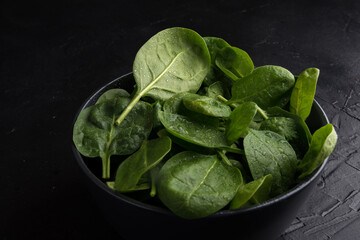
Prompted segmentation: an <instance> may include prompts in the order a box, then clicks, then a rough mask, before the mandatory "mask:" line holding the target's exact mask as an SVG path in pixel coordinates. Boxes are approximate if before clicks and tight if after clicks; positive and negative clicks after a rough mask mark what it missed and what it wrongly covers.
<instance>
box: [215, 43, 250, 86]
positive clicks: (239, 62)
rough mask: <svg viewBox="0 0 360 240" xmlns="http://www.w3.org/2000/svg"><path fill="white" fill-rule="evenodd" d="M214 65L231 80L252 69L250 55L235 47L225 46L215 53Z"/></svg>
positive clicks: (248, 72) (243, 75)
mask: <svg viewBox="0 0 360 240" xmlns="http://www.w3.org/2000/svg"><path fill="white" fill-rule="evenodd" d="M215 63H216V66H217V67H218V68H220V69H221V71H223V72H224V73H225V74H226V75H227V76H229V77H230V78H232V79H233V80H237V79H239V78H242V77H245V76H246V75H248V74H250V73H251V72H252V71H253V70H254V63H253V62H252V60H251V58H250V56H249V55H248V54H247V53H246V52H245V51H244V50H242V49H240V48H237V47H225V48H223V49H221V50H220V51H219V52H218V54H217V55H216V59H215Z"/></svg>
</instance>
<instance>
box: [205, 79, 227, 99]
mask: <svg viewBox="0 0 360 240" xmlns="http://www.w3.org/2000/svg"><path fill="white" fill-rule="evenodd" d="M205 90H206V96H208V97H211V98H214V99H217V100H218V96H219V95H220V96H223V97H224V98H230V97H231V96H230V92H229V90H228V89H227V87H226V86H225V84H224V83H223V82H221V81H217V82H214V83H213V84H211V85H210V86H209V87H207V88H205Z"/></svg>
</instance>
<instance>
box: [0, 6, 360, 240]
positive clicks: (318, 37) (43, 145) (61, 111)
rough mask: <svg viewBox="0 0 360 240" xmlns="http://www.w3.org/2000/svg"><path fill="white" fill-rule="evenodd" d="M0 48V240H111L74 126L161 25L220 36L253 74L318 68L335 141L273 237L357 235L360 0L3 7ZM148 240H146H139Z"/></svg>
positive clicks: (359, 230)
mask: <svg viewBox="0 0 360 240" xmlns="http://www.w3.org/2000/svg"><path fill="white" fill-rule="evenodd" d="M1 4H2V5H1V19H0V27H1V36H0V39H1V42H0V44H1V45H0V64H1V71H0V91H1V94H0V104H1V108H0V116H1V124H0V125H1V134H2V142H3V143H2V144H1V158H0V239H4V240H5V239H99V238H102V239H119V237H118V236H117V235H116V233H115V231H114V230H113V229H112V228H111V227H110V226H108V223H107V222H106V221H105V219H104V218H103V217H102V215H101V214H100V212H99V210H98V209H97V206H96V204H95V203H94V202H93V200H92V198H91V196H90V194H89V193H88V191H87V190H86V189H85V186H84V185H83V183H82V182H81V177H80V170H79V168H78V167H77V165H76V162H75V158H74V157H73V155H72V152H71V148H70V147H71V137H72V136H71V135H72V121H73V118H74V116H75V114H76V112H77V110H78V108H79V107H80V105H81V104H82V103H83V101H84V100H85V99H86V98H87V97H88V96H89V95H90V94H91V93H92V92H94V91H95V90H96V89H97V88H99V87H100V86H102V85H104V84H105V83H107V82H109V81H111V80H113V79H114V78H117V77H119V76H121V75H123V74H125V73H128V72H130V71H131V70H132V62H133V59H134V56H135V54H136V52H137V50H138V49H139V48H140V47H141V45H142V44H144V43H145V42H146V41H147V40H148V39H149V38H150V37H151V36H152V35H154V34H156V33H157V32H158V31H160V30H163V29H165V28H168V27H174V26H181V27H187V28H191V29H193V30H195V31H197V32H198V33H199V34H200V35H202V36H217V37H221V38H224V39H225V40H226V41H228V42H229V43H230V44H231V45H234V46H237V47H239V48H242V49H244V50H245V51H247V52H248V53H249V55H250V56H251V58H252V59H253V61H254V63H255V65H256V66H261V65H266V64H273V65H280V66H283V67H285V68H287V69H289V70H290V71H291V72H293V73H294V74H296V75H297V74H299V73H300V72H301V71H303V70H305V69H306V68H308V67H317V68H319V69H320V71H321V73H320V78H319V81H318V87H317V92H316V99H317V100H318V101H319V103H320V104H321V106H322V107H323V108H324V110H325V112H326V113H327V115H328V117H329V119H330V121H331V122H332V123H333V124H334V126H335V128H336V130H337V132H338V135H339V141H338V145H337V147H336V150H335V152H334V153H333V154H332V156H331V157H330V161H329V163H328V165H327V166H326V168H325V170H324V173H323V176H322V180H321V181H320V182H319V183H318V186H317V189H316V190H315V191H314V192H313V194H312V195H311V196H310V198H309V200H308V201H307V203H306V205H305V206H304V207H303V208H301V209H300V210H299V214H298V216H297V218H296V219H294V222H293V223H292V224H291V225H290V227H289V228H288V229H287V230H286V232H285V233H284V235H283V236H282V237H281V238H280V239H330V238H331V239H338V240H340V239H341V240H343V239H357V238H359V236H360V212H359V209H360V193H359V192H360V172H359V170H360V153H359V151H358V149H359V146H360V136H359V134H360V124H359V123H360V2H359V1H340V0H339V1H301V2H300V1H299V3H294V1H279V0H278V1H271V2H265V1H202V0H200V1H188V2H187V1H176V2H175V1H168V2H164V1H139V0H131V1H94V0H90V1H85V0H77V1H27V2H21V1H5V2H2V3H1ZM150 236H151V234H150V233H149V237H150Z"/></svg>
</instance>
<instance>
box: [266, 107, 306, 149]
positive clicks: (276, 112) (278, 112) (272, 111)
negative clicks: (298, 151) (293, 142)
mask: <svg viewBox="0 0 360 240" xmlns="http://www.w3.org/2000/svg"><path fill="white" fill-rule="evenodd" d="M266 113H267V115H268V116H269V117H285V118H291V119H293V120H294V121H295V122H296V124H297V125H300V126H301V127H302V131H303V132H305V135H306V139H307V142H308V144H307V145H308V146H309V145H310V142H311V137H312V136H311V132H310V130H309V127H308V126H307V125H306V123H305V121H304V120H303V119H302V118H301V117H300V116H298V115H296V114H293V113H290V112H288V111H286V110H284V109H281V108H279V107H272V108H269V109H268V110H267V111H266ZM300 135H303V133H301V134H300Z"/></svg>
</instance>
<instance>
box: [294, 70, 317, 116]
mask: <svg viewBox="0 0 360 240" xmlns="http://www.w3.org/2000/svg"><path fill="white" fill-rule="evenodd" d="M319 74H320V70H319V69H317V68H308V69H306V70H305V71H304V72H302V73H301V74H300V75H299V77H298V79H297V80H296V83H295V86H294V88H293V90H292V93H291V98H290V112H292V113H295V114H297V115H299V116H300V117H301V118H302V119H303V120H305V119H306V118H307V117H308V116H309V114H310V111H311V107H312V104H313V101H314V96H315V91H316V84H317V80H318V77H319Z"/></svg>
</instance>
